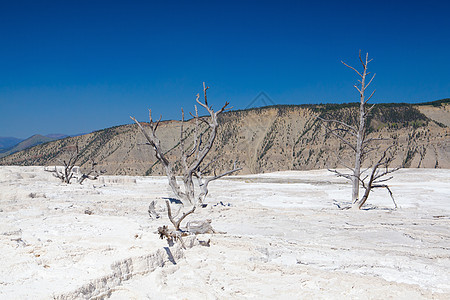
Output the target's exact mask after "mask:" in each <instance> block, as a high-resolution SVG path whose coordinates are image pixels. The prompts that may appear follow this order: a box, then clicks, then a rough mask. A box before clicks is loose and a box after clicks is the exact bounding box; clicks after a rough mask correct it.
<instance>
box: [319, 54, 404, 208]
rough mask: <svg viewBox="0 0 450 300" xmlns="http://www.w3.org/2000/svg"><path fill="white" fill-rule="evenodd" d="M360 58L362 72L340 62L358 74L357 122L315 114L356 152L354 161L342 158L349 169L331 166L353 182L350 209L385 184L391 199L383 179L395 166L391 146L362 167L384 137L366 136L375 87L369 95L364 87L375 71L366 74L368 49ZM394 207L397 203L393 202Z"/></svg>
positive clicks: (367, 85) (361, 203) (361, 202)
mask: <svg viewBox="0 0 450 300" xmlns="http://www.w3.org/2000/svg"><path fill="white" fill-rule="evenodd" d="M359 60H360V63H361V66H362V71H361V72H360V71H358V70H357V69H356V68H354V67H352V66H349V65H347V64H346V63H345V62H342V63H343V64H344V65H345V66H346V67H348V68H350V69H352V70H353V71H355V72H356V73H357V74H358V76H359V78H360V79H358V84H355V85H354V87H355V88H356V89H357V90H358V93H359V97H360V105H359V114H358V117H357V122H356V124H348V123H345V122H343V121H341V120H335V119H327V118H322V117H318V118H319V119H320V120H321V121H322V125H323V126H324V127H325V128H326V130H327V132H328V133H329V134H331V135H333V136H334V137H336V138H338V139H339V140H340V142H341V143H343V144H344V145H346V146H347V147H349V148H350V149H351V150H352V152H353V153H354V155H355V156H354V163H353V164H348V163H346V162H343V161H342V160H341V164H342V165H343V166H344V167H346V168H347V169H349V170H350V173H342V172H339V171H337V170H330V171H333V172H335V173H336V174H337V175H338V176H339V177H344V178H347V179H348V180H350V181H351V182H352V208H353V209H361V207H362V206H363V205H364V204H365V203H366V201H367V199H368V197H369V194H370V192H371V191H372V189H374V188H386V189H387V190H388V191H389V194H390V196H391V198H392V200H393V201H394V198H393V196H392V192H391V190H390V188H389V186H388V185H387V184H386V181H388V180H389V179H391V178H392V177H390V176H388V175H390V174H391V173H392V172H394V171H396V170H398V168H395V169H390V168H389V165H390V163H391V162H392V160H393V157H394V150H393V146H390V147H388V148H386V149H385V150H384V151H382V152H381V153H382V154H381V156H380V159H379V160H377V161H376V162H375V163H374V164H372V165H371V166H369V167H368V168H366V169H362V168H363V163H364V161H365V158H366V157H367V155H368V154H369V153H370V152H373V151H379V150H380V147H379V146H377V141H381V140H387V139H386V138H381V137H380V138H374V137H372V138H368V137H367V129H368V125H369V124H368V117H369V115H370V113H371V111H372V110H373V108H374V106H375V104H373V105H370V106H368V102H369V100H370V99H371V98H372V96H373V95H374V93H375V90H373V91H372V92H371V93H370V95H369V97H366V90H367V89H368V87H369V86H370V84H371V83H372V81H373V79H374V78H375V74H373V75H372V76H369V75H370V74H371V73H370V72H368V68H367V66H368V64H369V63H370V62H371V61H372V59H370V60H369V55H368V53H366V56H365V58H364V59H363V57H362V56H361V51H360V52H359ZM369 77H370V78H369ZM360 186H362V187H363V189H364V190H365V192H364V195H363V196H362V197H359V192H360ZM394 204H395V201H394ZM395 207H397V205H396V204H395Z"/></svg>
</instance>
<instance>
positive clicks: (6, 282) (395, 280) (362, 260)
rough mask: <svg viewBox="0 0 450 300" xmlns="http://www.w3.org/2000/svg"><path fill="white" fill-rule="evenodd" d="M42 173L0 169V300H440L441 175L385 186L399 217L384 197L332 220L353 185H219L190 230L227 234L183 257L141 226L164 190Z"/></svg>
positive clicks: (144, 182) (259, 181)
mask: <svg viewBox="0 0 450 300" xmlns="http://www.w3.org/2000/svg"><path fill="white" fill-rule="evenodd" d="M42 169H43V168H41V167H0V251H1V253H2V261H1V268H0V298H2V299H3V298H5V299H48V298H52V297H55V298H60V299H76V298H89V297H100V298H104V297H111V298H112V299H145V298H149V299H184V298H185V299H199V298H201V299H230V298H240V299H241V298H250V299H255V298H258V299H260V298H266V299H267V298H274V299H279V298H281V299H283V298H286V297H288V298H295V297H300V298H308V297H312V298H325V299H342V297H344V298H356V299H361V298H363V299H386V298H395V299H432V298H437V299H448V298H449V297H450V284H449V282H450V274H449V271H448V270H450V230H449V229H450V205H449V204H450V170H431V169H407V170H400V171H399V172H397V173H394V179H393V180H392V181H391V182H390V185H391V187H392V191H393V192H394V196H395V198H396V202H397V203H398V205H399V209H398V210H395V211H394V210H391V208H392V207H393V205H392V202H391V200H390V198H389V196H388V195H387V193H386V192H385V191H381V190H380V191H376V192H375V193H374V194H373V195H372V198H371V199H369V208H371V209H369V210H366V211H360V212H354V211H342V210H338V209H337V208H336V206H335V204H334V203H335V202H338V203H344V202H346V201H347V199H348V198H349V196H350V186H349V185H347V184H345V183H344V181H342V180H341V179H338V178H336V177H334V176H333V174H331V173H329V172H327V171H324V170H319V171H301V172H279V173H272V174H260V175H248V176H239V177H238V176H236V177H230V178H226V179H223V180H218V181H215V182H213V183H211V185H210V194H209V195H208V203H209V205H208V206H207V208H205V209H201V210H199V211H198V213H197V214H196V215H195V216H193V219H204V218H212V220H213V223H212V225H213V227H214V228H215V229H216V230H218V231H224V232H227V233H226V234H216V235H205V236H199V239H203V240H207V239H211V247H201V246H195V247H193V248H191V249H188V250H185V251H181V250H180V249H179V248H177V247H171V248H168V247H167V243H166V242H165V241H162V240H160V239H159V238H158V236H157V235H156V234H155V233H154V231H155V230H156V228H157V227H158V226H160V225H161V224H167V223H168V222H167V220H165V219H159V220H157V221H151V220H150V218H149V216H148V213H147V207H148V204H149V202H150V201H151V200H155V199H157V200H158V199H160V200H161V199H162V198H163V197H168V196H170V195H171V194H170V191H169V190H168V186H167V182H166V178H165V177H125V176H124V177H121V176H105V177H104V178H103V179H102V180H101V181H94V182H89V183H87V184H85V185H83V186H79V185H76V184H73V185H64V184H61V183H59V182H58V181H57V180H56V179H55V178H53V177H52V176H51V174H49V173H45V172H43V170H42ZM86 211H91V212H92V214H90V215H89V214H86V213H85V212H86ZM167 251H170V255H168V252H167ZM173 262H176V264H173Z"/></svg>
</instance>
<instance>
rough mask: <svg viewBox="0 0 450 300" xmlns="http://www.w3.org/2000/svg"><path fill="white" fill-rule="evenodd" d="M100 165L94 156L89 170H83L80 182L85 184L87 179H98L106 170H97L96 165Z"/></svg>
mask: <svg viewBox="0 0 450 300" xmlns="http://www.w3.org/2000/svg"><path fill="white" fill-rule="evenodd" d="M97 165H98V163H97V162H95V160H94V159H93V158H92V159H91V168H90V169H89V170H88V171H87V172H83V173H82V174H81V176H80V177H79V178H78V183H79V184H83V181H85V180H86V179H89V180H97V179H98V177H99V176H100V175H102V174H104V173H105V172H106V171H105V170H100V171H99V170H96V166H97Z"/></svg>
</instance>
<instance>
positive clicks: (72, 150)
mask: <svg viewBox="0 0 450 300" xmlns="http://www.w3.org/2000/svg"><path fill="white" fill-rule="evenodd" d="M65 152H66V153H67V154H68V158H66V159H58V162H60V163H62V164H63V170H58V167H57V166H55V168H54V169H52V168H45V170H46V171H47V172H52V173H53V176H55V177H56V178H59V179H60V180H61V181H62V182H63V183H67V184H70V181H71V180H72V177H73V175H74V174H73V168H74V167H75V164H76V163H77V161H78V159H79V158H80V151H79V147H78V143H77V144H76V145H75V146H68V147H66V148H65Z"/></svg>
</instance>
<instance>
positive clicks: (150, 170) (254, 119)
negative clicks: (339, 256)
mask: <svg viewBox="0 0 450 300" xmlns="http://www.w3.org/2000/svg"><path fill="white" fill-rule="evenodd" d="M449 107H450V105H449V103H448V102H444V103H442V104H441V105H439V106H432V105H428V106H427V105H420V106H410V105H395V104H394V105H378V106H377V107H376V108H377V109H376V110H374V113H373V117H372V119H371V123H370V130H369V132H368V134H369V136H371V137H384V138H390V139H395V140H397V141H398V145H397V146H396V151H397V153H396V157H397V158H396V160H395V161H394V163H393V166H403V167H413V168H417V167H420V168H450V157H449V156H450V155H449V154H450V129H449V126H450V109H449ZM354 108H355V106H353V105H322V106H319V105H315V106H312V105H305V106H275V107H266V108H260V109H251V110H245V111H235V112H228V113H224V114H223V115H222V116H221V118H220V129H219V134H218V136H217V139H216V142H215V146H214V149H213V151H212V152H211V153H210V154H209V156H208V157H209V159H212V158H214V157H216V156H218V155H220V157H219V159H218V160H217V162H216V163H215V167H214V168H213V169H212V170H214V169H215V170H216V171H217V172H220V171H223V170H226V169H229V168H230V167H231V166H232V164H233V162H234V161H235V160H236V161H237V163H238V165H239V166H241V167H242V168H243V170H242V171H241V174H248V173H263V172H273V171H280V170H310V169H323V168H335V167H342V165H340V164H339V163H338V162H339V157H340V158H341V159H342V160H344V161H349V162H350V164H351V162H352V161H353V158H352V157H351V153H350V152H349V151H348V149H347V148H346V147H344V145H342V144H340V143H339V141H338V140H337V139H335V138H333V137H331V136H328V135H326V133H325V130H324V128H323V127H322V126H321V125H320V122H319V121H318V120H317V119H316V118H315V116H317V115H319V114H328V115H330V116H332V117H336V118H339V119H341V120H342V119H343V120H345V121H351V120H352V118H353V115H354V113H355V110H354ZM142 121H143V120H142ZM185 129H186V135H187V142H186V145H189V144H190V139H191V137H192V134H193V124H192V122H188V124H186V125H185ZM205 130H206V127H205ZM207 135H208V133H207V131H205V132H204V136H205V137H204V139H205V140H206V139H207ZM158 136H159V138H160V139H161V142H162V146H163V147H164V149H166V151H167V155H168V157H169V158H170V159H171V160H172V161H173V164H172V167H173V168H175V169H181V162H180V161H177V160H176V157H177V155H178V154H179V148H178V146H179V145H178V142H179V136H180V122H179V121H166V122H162V123H161V124H160V126H159V128H158ZM76 142H78V143H79V146H80V149H82V158H81V160H80V161H79V165H80V166H81V167H83V166H86V167H87V166H88V164H89V159H90V158H95V160H96V161H98V162H99V167H100V168H101V169H106V171H107V174H111V175H113V174H114V175H144V174H147V175H159V174H163V172H162V171H163V170H162V168H161V165H160V164H158V162H157V159H156V158H155V156H154V154H153V149H152V148H151V147H150V146H149V145H146V143H145V142H146V141H145V139H144V137H143V135H142V133H140V132H139V131H138V130H137V128H136V126H135V125H123V126H117V127H112V128H108V129H104V130H99V131H96V132H93V133H90V134H86V135H83V136H78V137H71V138H66V139H63V140H58V141H54V142H50V143H47V144H43V145H39V146H36V147H34V148H31V149H28V150H25V151H22V152H18V153H15V154H13V155H10V156H8V157H4V158H2V159H0V164H2V165H52V164H55V162H56V160H57V159H58V158H63V157H64V155H65V153H64V150H63V149H64V147H67V146H70V145H74V144H75V143H76ZM390 143H391V141H384V142H382V143H381V144H380V147H381V149H383V147H387V145H388V144H390ZM375 158H376V156H375V153H373V154H371V155H369V157H367V160H366V161H367V162H370V161H372V160H374V159H375Z"/></svg>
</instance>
